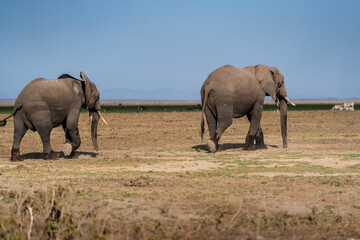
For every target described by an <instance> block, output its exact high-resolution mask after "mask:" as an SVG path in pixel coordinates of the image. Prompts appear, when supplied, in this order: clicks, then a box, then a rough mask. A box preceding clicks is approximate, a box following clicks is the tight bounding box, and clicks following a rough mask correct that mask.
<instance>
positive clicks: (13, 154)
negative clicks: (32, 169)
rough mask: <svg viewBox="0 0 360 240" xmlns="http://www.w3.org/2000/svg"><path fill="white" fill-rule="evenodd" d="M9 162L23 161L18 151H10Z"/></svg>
mask: <svg viewBox="0 0 360 240" xmlns="http://www.w3.org/2000/svg"><path fill="white" fill-rule="evenodd" d="M10 161H11V162H19V161H24V160H23V159H22V157H21V156H20V149H18V148H17V149H14V148H13V149H11V158H10Z"/></svg>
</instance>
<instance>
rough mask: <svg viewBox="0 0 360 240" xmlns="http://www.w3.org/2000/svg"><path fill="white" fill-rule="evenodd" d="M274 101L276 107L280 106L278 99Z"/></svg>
mask: <svg viewBox="0 0 360 240" xmlns="http://www.w3.org/2000/svg"><path fill="white" fill-rule="evenodd" d="M275 103H276V106H277V107H278V108H280V103H279V101H277V100H276V101H275Z"/></svg>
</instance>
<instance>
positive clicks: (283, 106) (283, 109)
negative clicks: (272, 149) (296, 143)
mask: <svg viewBox="0 0 360 240" xmlns="http://www.w3.org/2000/svg"><path fill="white" fill-rule="evenodd" d="M279 102H280V125H281V136H282V139H283V148H287V109H288V106H287V103H286V100H285V99H280V100H279Z"/></svg>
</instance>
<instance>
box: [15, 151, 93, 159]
mask: <svg viewBox="0 0 360 240" xmlns="http://www.w3.org/2000/svg"><path fill="white" fill-rule="evenodd" d="M58 153H59V154H60V156H59V158H58V159H61V158H66V157H65V155H64V153H63V152H58ZM97 155H98V154H97V153H94V152H82V151H79V152H78V151H75V153H74V155H73V156H72V157H71V158H70V159H77V158H79V157H80V156H88V157H91V158H95V157H96V156H97ZM21 158H22V159H23V160H30V159H45V154H44V153H42V152H32V153H25V154H23V155H21Z"/></svg>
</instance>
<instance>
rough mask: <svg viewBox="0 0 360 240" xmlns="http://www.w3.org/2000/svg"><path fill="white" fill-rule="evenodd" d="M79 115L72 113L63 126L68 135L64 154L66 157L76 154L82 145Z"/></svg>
mask: <svg viewBox="0 0 360 240" xmlns="http://www.w3.org/2000/svg"><path fill="white" fill-rule="evenodd" d="M78 119H79V113H77V114H76V112H75V111H74V112H73V113H72V112H71V111H70V112H69V115H68V117H67V119H66V124H65V125H64V124H63V128H64V131H65V135H66V143H65V145H64V150H63V152H64V154H65V156H66V157H70V156H72V155H73V154H74V151H75V150H76V149H78V148H79V147H80V145H81V138H80V134H79V129H78Z"/></svg>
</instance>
